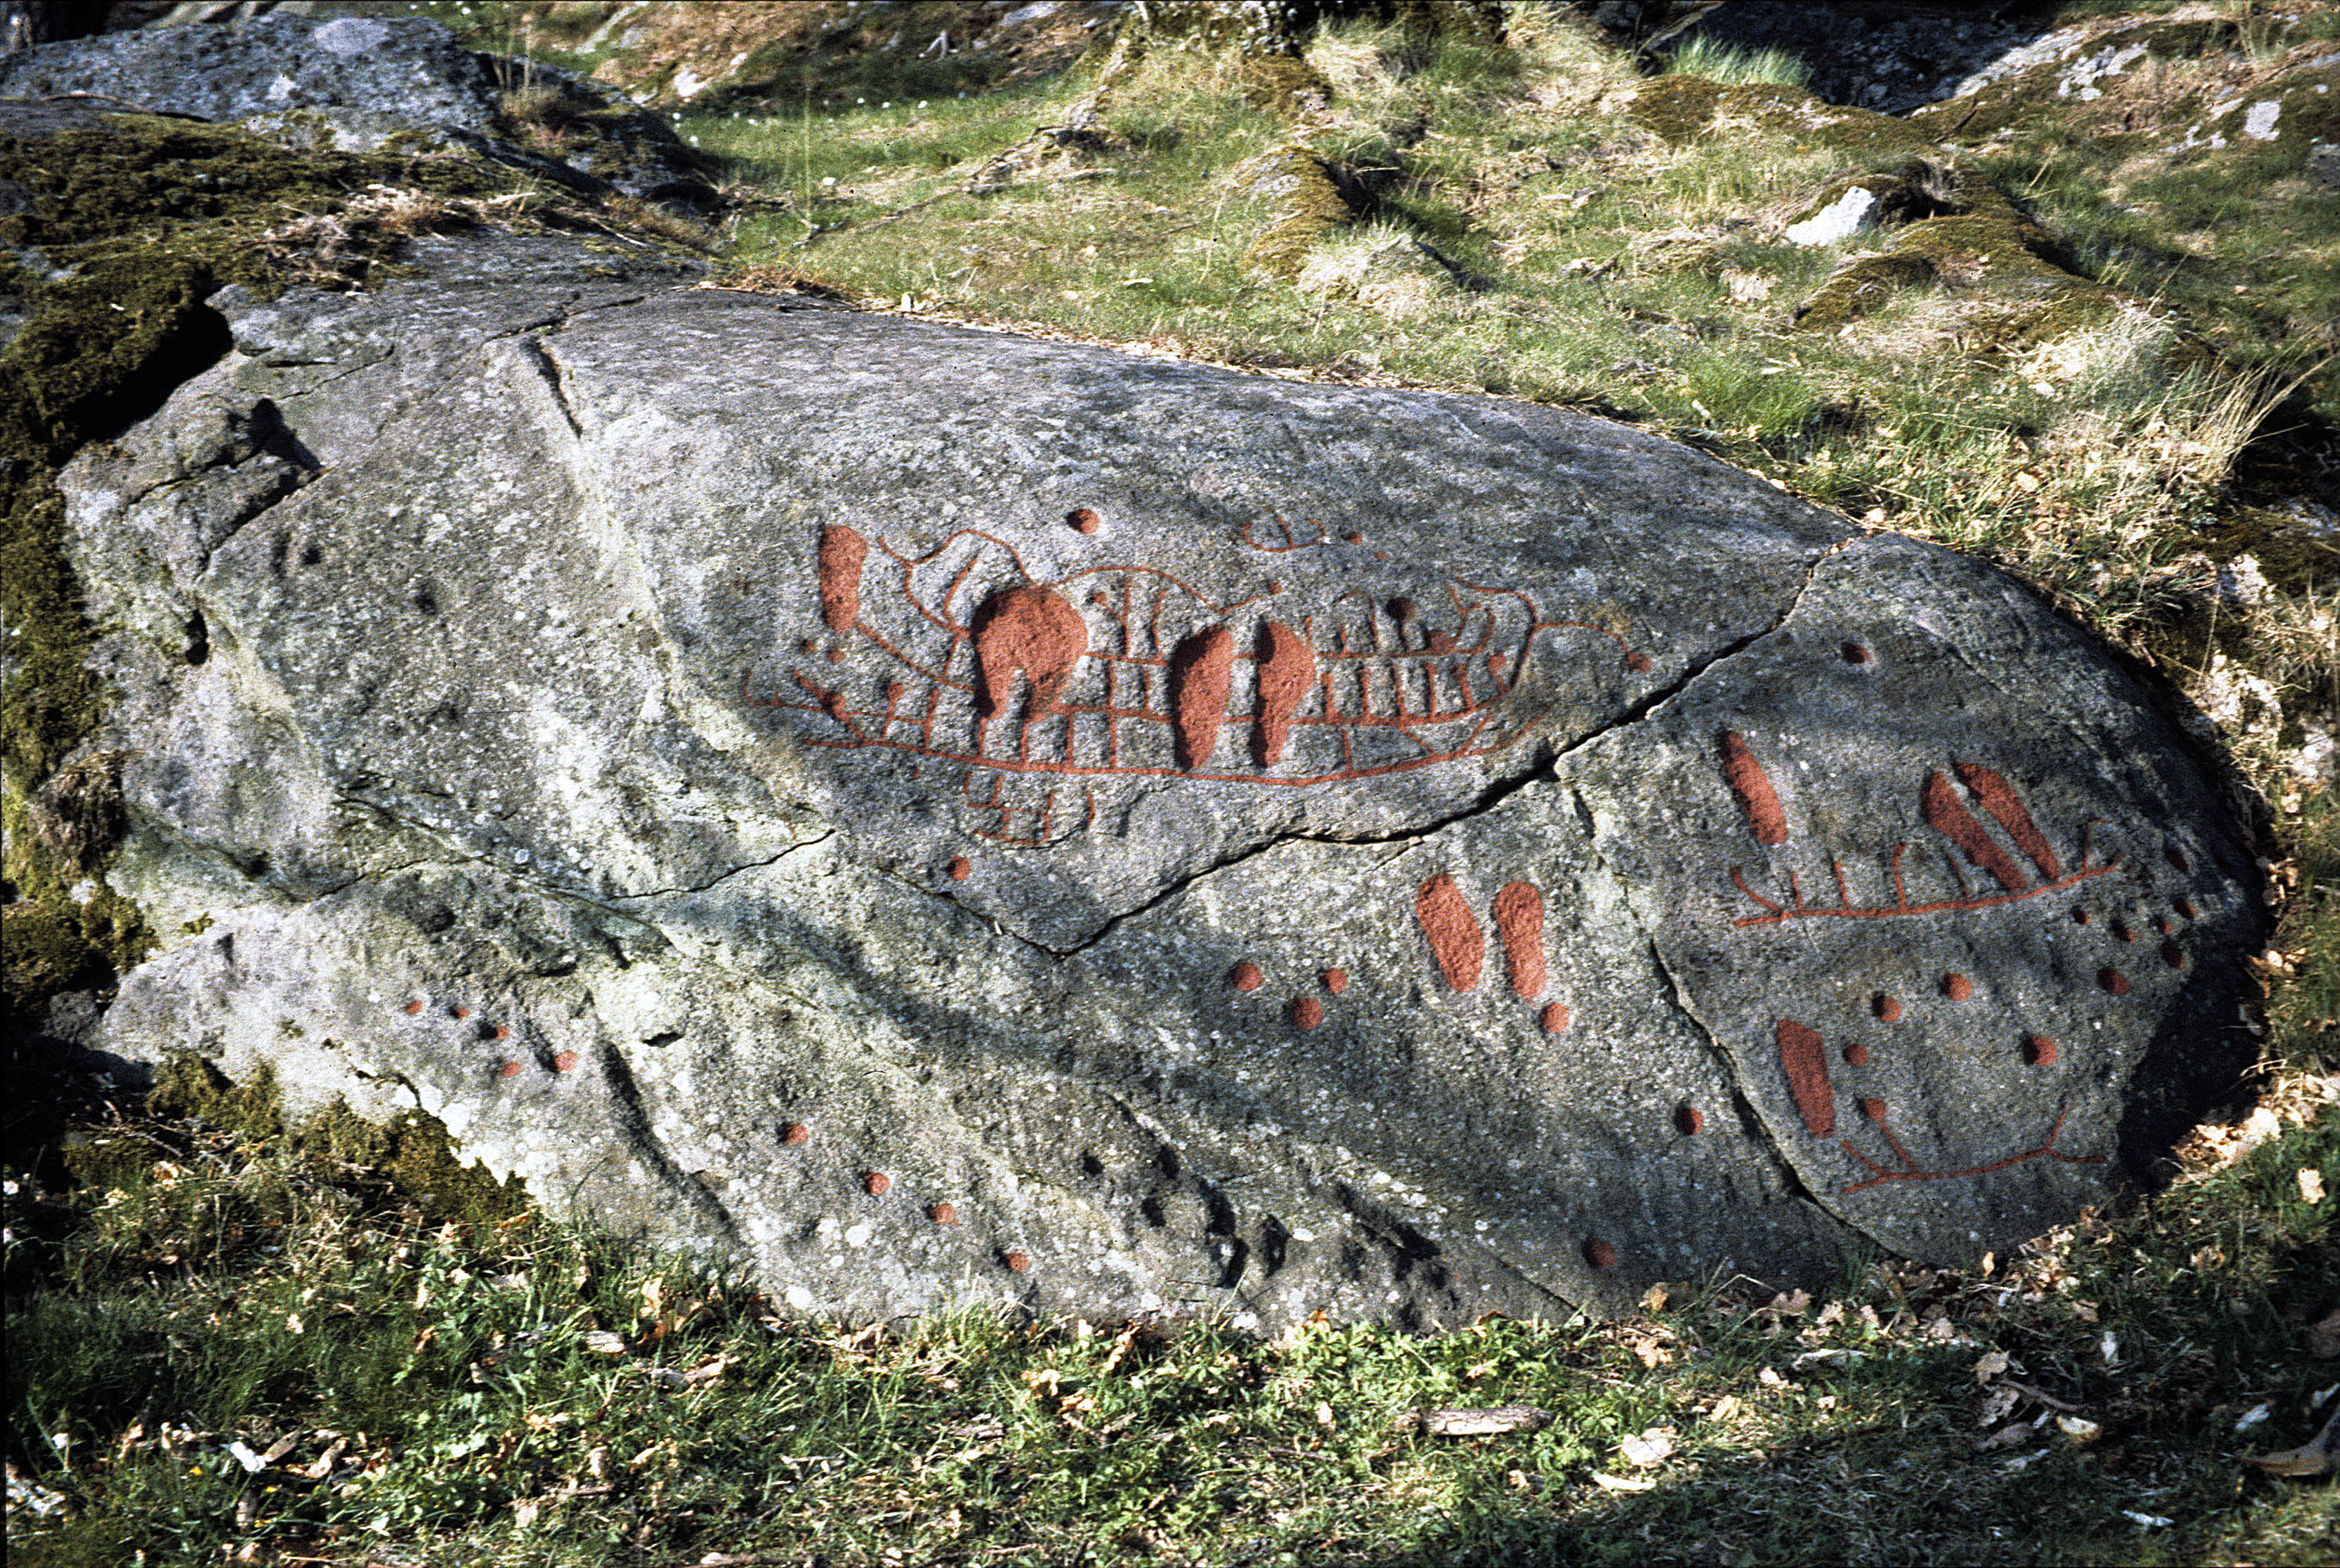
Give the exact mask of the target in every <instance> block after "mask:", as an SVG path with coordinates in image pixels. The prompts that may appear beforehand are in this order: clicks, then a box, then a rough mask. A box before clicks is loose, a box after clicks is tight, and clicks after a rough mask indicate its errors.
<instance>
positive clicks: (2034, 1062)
mask: <svg viewBox="0 0 2340 1568" xmlns="http://www.w3.org/2000/svg"><path fill="white" fill-rule="evenodd" d="M2023 1060H2025V1061H2027V1062H2028V1063H2029V1064H2030V1065H2031V1066H2033V1067H2053V1066H2055V1065H2056V1042H2055V1041H2054V1040H2050V1039H2048V1037H2047V1036H2046V1035H2044V1034H2033V1035H2026V1036H2025V1037H2024V1040H2023Z"/></svg>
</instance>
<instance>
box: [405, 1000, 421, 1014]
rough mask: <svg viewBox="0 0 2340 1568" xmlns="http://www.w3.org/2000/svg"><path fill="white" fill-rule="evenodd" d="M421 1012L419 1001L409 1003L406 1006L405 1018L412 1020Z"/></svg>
mask: <svg viewBox="0 0 2340 1568" xmlns="http://www.w3.org/2000/svg"><path fill="white" fill-rule="evenodd" d="M421 1011H422V1004H421V1002H419V1001H410V1002H408V1003H407V1004H406V1016H407V1017H409V1018H412V1017H413V1016H414V1015H415V1014H416V1013H418V1012H421Z"/></svg>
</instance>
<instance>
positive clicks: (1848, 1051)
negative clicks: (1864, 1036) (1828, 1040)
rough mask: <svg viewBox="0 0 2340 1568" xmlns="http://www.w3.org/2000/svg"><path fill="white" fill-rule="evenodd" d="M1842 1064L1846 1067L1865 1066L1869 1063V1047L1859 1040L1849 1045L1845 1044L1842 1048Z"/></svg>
mask: <svg viewBox="0 0 2340 1568" xmlns="http://www.w3.org/2000/svg"><path fill="white" fill-rule="evenodd" d="M1844 1064H1845V1065H1846V1066H1847V1067H1867V1066H1868V1065H1869V1047H1867V1046H1865V1045H1863V1044H1861V1043H1860V1041H1859V1040H1854V1041H1853V1042H1852V1043H1851V1044H1850V1045H1848V1046H1846V1047H1845V1048H1844Z"/></svg>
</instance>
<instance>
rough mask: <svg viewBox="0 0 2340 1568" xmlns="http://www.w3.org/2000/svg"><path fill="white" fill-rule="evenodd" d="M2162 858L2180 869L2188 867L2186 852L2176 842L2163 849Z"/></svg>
mask: <svg viewBox="0 0 2340 1568" xmlns="http://www.w3.org/2000/svg"><path fill="white" fill-rule="evenodd" d="M2161 858H2162V859H2164V860H2166V861H2167V862H2168V863H2170V864H2171V865H2173V866H2175V867H2176V869H2177V870H2179V871H2184V870H2185V869H2186V852H2185V851H2184V850H2181V849H2179V848H2177V847H2176V845H2175V844H2172V845H2171V846H2170V847H2169V848H2167V849H2165V850H2163V851H2162V852H2161Z"/></svg>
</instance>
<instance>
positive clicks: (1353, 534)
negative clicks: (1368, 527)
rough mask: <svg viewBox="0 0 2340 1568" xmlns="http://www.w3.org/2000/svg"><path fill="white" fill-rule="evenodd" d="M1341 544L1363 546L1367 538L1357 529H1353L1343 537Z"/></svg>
mask: <svg viewBox="0 0 2340 1568" xmlns="http://www.w3.org/2000/svg"><path fill="white" fill-rule="evenodd" d="M1341 542H1342V543H1343V544H1344V545H1362V544H1363V543H1364V542H1365V536H1364V535H1363V534H1361V533H1359V532H1357V530H1356V529H1354V528H1351V529H1350V530H1349V531H1348V532H1347V533H1345V534H1343V535H1342V536H1341Z"/></svg>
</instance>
